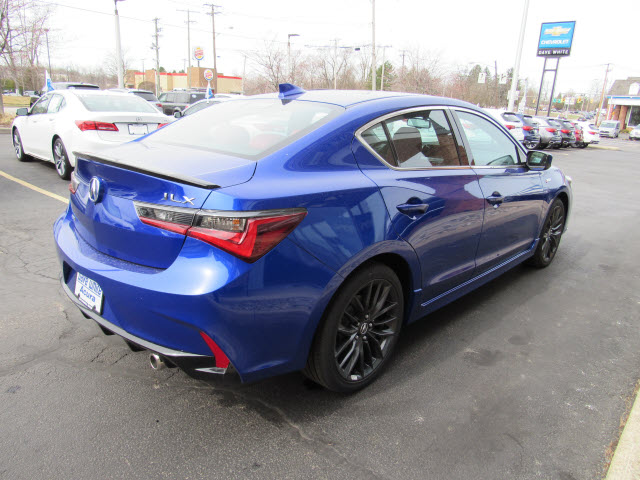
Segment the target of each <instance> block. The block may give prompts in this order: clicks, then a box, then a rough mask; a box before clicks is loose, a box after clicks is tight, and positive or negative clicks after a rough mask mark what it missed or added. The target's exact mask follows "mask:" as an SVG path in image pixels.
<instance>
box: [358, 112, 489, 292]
mask: <svg viewBox="0 0 640 480" xmlns="http://www.w3.org/2000/svg"><path fill="white" fill-rule="evenodd" d="M450 120H451V119H450V118H449V113H448V111H447V109H446V108H442V107H440V108H420V109H417V110H416V109H411V110H409V111H406V112H405V113H400V114H398V113H394V114H391V115H388V116H386V117H382V118H381V119H379V121H378V120H376V121H373V122H370V123H369V124H367V125H365V126H364V127H362V128H361V129H360V130H358V132H357V134H356V137H357V140H355V141H354V143H353V153H354V155H355V157H356V160H357V162H358V164H359V166H360V168H361V169H362V171H363V172H364V174H365V175H367V176H368V177H369V178H370V179H371V180H373V182H375V183H376V184H377V185H378V187H379V188H380V192H381V194H382V197H383V199H384V202H385V204H386V207H387V211H388V213H389V216H390V218H391V226H392V228H393V229H394V231H395V234H396V235H398V236H400V237H401V238H403V239H404V240H406V241H407V242H408V243H409V244H410V245H411V246H412V247H413V248H414V250H415V251H416V253H417V254H418V257H419V259H420V263H421V269H422V285H420V286H419V287H420V288H422V299H423V303H424V304H427V303H428V302H430V301H431V300H433V299H435V298H436V297H437V296H438V295H441V294H442V293H444V292H446V291H448V290H450V289H452V288H453V287H455V286H457V285H459V284H461V283H463V282H465V281H466V280H468V279H470V278H471V277H472V275H473V272H474V270H475V253H476V249H477V247H478V242H479V239H480V233H481V231H482V219H483V211H484V198H483V197H482V193H481V191H480V187H479V184H478V178H477V175H476V173H475V172H474V170H473V169H472V168H471V167H469V165H468V163H467V159H466V154H465V152H464V148H463V146H462V145H460V144H459V142H458V141H457V138H456V135H455V133H454V131H453V129H452V128H451V121H450Z"/></svg>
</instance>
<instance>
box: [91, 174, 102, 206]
mask: <svg viewBox="0 0 640 480" xmlns="http://www.w3.org/2000/svg"><path fill="white" fill-rule="evenodd" d="M101 193H102V182H100V179H99V178H98V177H91V182H89V198H90V199H91V201H92V202H93V203H98V202H99V201H100V194H101Z"/></svg>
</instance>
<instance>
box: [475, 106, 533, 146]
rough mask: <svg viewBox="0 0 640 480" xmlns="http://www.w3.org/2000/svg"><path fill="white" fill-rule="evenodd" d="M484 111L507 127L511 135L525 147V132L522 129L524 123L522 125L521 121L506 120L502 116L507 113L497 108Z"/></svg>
mask: <svg viewBox="0 0 640 480" xmlns="http://www.w3.org/2000/svg"><path fill="white" fill-rule="evenodd" d="M484 111H485V112H487V113H488V114H489V115H491V117H493V118H494V119H495V120H497V121H498V122H500V123H501V124H502V125H503V126H505V127H506V128H507V129H508V130H509V133H510V134H511V135H513V138H515V139H516V140H517V141H519V142H520V143H522V144H523V145H524V130H523V129H522V127H523V126H524V123H522V122H521V121H520V120H518V121H512V120H506V119H505V118H504V117H503V116H502V114H503V113H504V112H505V111H504V110H499V109H497V108H485V109H484Z"/></svg>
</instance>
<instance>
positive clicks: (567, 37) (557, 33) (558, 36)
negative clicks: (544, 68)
mask: <svg viewBox="0 0 640 480" xmlns="http://www.w3.org/2000/svg"><path fill="white" fill-rule="evenodd" d="M575 28H576V22H552V23H543V24H542V28H541V29H540V40H539V41H538V56H539V57H566V56H568V55H569V54H571V44H572V43H573V31H574V30H575Z"/></svg>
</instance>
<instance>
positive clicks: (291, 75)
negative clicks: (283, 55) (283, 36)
mask: <svg viewBox="0 0 640 480" xmlns="http://www.w3.org/2000/svg"><path fill="white" fill-rule="evenodd" d="M299 36H300V35H299V34H297V33H289V34H288V35H287V57H288V61H289V81H290V82H291V83H293V68H291V37H299Z"/></svg>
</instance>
